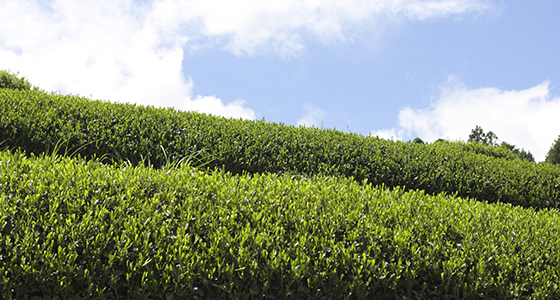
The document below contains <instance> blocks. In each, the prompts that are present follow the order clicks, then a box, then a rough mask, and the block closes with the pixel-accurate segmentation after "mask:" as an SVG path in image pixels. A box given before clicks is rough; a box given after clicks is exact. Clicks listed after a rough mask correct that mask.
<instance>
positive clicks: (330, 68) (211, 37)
mask: <svg viewBox="0 0 560 300" xmlns="http://www.w3.org/2000/svg"><path fill="white" fill-rule="evenodd" d="M0 19H2V20H4V21H3V22H1V23H0V68H1V69H10V70H12V71H19V72H20V74H21V75H24V76H26V77H27V78H28V79H30V81H31V82H33V83H34V84H36V85H39V86H40V87H41V88H44V89H47V90H57V91H60V92H62V93H73V94H80V95H84V96H88V97H92V98H95V99H106V100H110V101H115V102H117V101H118V102H132V103H138V104H149V105H154V106H173V107H176V108H177V109H181V110H198V111H201V112H205V113H210V114H215V115H222V116H226V117H236V118H238V117H241V118H247V119H262V118H265V119H266V120H268V121H273V122H281V123H284V124H287V125H294V126H323V127H326V128H336V129H339V130H342V131H350V132H356V133H360V134H363V135H378V136H380V137H384V138H393V139H401V140H409V139H414V138H415V137H420V138H422V139H423V140H425V141H427V142H432V141H434V140H436V139H438V138H446V139H451V140H460V139H461V140H466V139H467V138H468V135H469V133H470V130H471V129H473V128H474V127H475V126H476V125H480V126H482V127H483V128H484V129H485V131H489V130H491V131H493V132H494V133H496V134H497V136H498V137H499V138H500V140H502V141H507V142H509V143H512V144H515V145H517V146H518V147H520V148H524V149H526V150H529V151H531V152H532V153H533V154H534V155H535V157H536V159H537V161H540V160H543V159H544V157H545V155H546V152H547V151H548V149H549V148H550V145H551V144H552V143H553V141H554V140H555V139H556V137H558V136H559V135H560V93H559V92H558V87H559V85H560V71H559V68H560V55H559V53H560V31H559V30H558V29H559V28H560V2H559V1H557V0H543V1H491V0H441V1H435V0H433V1H420V0H398V1H397V0H384V1H380V0H378V1H375V0H370V1H363V0H343V1H342V0H340V1H339V0H330V1H296V0H281V1H280V0H277V1H276V0H274V1H273V0H271V1H248V0H246V1H242V0H239V1H221V0H183V1H176V0H162V1H109V0H97V1H90V0H83V1H70V0H59V1H33V0H0Z"/></svg>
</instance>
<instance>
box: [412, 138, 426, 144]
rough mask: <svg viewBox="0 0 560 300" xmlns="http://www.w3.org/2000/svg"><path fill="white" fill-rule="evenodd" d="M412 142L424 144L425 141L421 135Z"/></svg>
mask: <svg viewBox="0 0 560 300" xmlns="http://www.w3.org/2000/svg"><path fill="white" fill-rule="evenodd" d="M412 142H413V143H416V144H424V141H423V140H422V139H421V138H419V137H417V138H415V139H414V140H413V141H412Z"/></svg>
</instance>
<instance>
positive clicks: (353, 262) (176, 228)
mask: <svg viewBox="0 0 560 300" xmlns="http://www.w3.org/2000/svg"><path fill="white" fill-rule="evenodd" d="M559 220H560V214H559V212H558V211H556V210H540V211H536V210H534V209H524V208H520V207H514V206H511V205H509V204H507V205H506V204H493V205H490V204H487V203H483V202H480V201H475V200H465V199H461V198H457V197H452V196H444V195H437V196H429V195H426V194H425V193H424V192H422V191H408V192H406V191H405V190H404V189H402V188H395V189H392V190H387V189H385V188H383V187H374V186H372V185H369V184H364V183H358V182H356V181H355V180H351V179H344V178H341V177H332V176H331V177H325V176H320V177H313V178H311V179H305V178H300V177H298V176H289V175H278V174H261V175H260V174H254V175H248V174H247V175H237V176H233V175H231V174H230V173H224V172H220V171H219V170H216V171H213V172H209V173H208V172H207V173H206V174H204V173H203V172H201V171H197V170H194V169H192V168H189V167H187V166H183V167H177V168H175V169H163V170H155V169H153V168H147V167H144V166H136V167H132V166H130V165H127V164H122V165H121V166H108V165H104V164H101V163H99V162H98V161H95V160H83V159H79V158H68V157H58V156H56V155H51V156H48V157H44V156H41V157H39V158H34V157H26V156H25V155H24V154H23V153H13V152H11V151H4V152H0V232H1V235H0V297H1V298H3V299H33V298H34V297H35V299H60V298H62V299H166V300H167V299H275V298H276V299H323V298H324V299H558V298H560V287H559V284H560V255H558V254H559V253H560V223H559Z"/></svg>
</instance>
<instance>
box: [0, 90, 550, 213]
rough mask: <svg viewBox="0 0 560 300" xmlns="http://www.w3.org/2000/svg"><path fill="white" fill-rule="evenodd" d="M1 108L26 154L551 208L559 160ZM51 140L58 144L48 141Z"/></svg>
mask: <svg viewBox="0 0 560 300" xmlns="http://www.w3.org/2000/svg"><path fill="white" fill-rule="evenodd" d="M0 112H1V116H0V141H3V142H4V144H3V145H5V146H6V147H11V148H21V149H25V150H26V151H27V152H28V153H35V154H39V153H43V152H45V151H47V150H49V149H50V150H53V149H54V148H63V149H62V150H64V149H66V151H67V152H71V153H72V152H75V153H78V154H80V155H82V156H83V157H87V158H93V157H104V158H106V159H109V160H110V159H112V158H124V159H125V160H128V161H130V162H131V164H132V165H136V164H138V163H141V162H144V163H149V164H150V165H152V166H154V167H161V166H163V165H165V164H167V163H169V162H170V161H171V162H172V161H177V160H179V159H181V158H186V157H188V158H189V159H190V160H191V161H195V162H196V161H200V160H202V161H203V162H205V163H207V166H208V167H210V168H214V167H223V168H224V169H225V170H226V171H229V172H231V173H233V174H243V173H245V172H247V173H251V174H254V173H267V172H270V173H288V174H302V175H316V174H323V175H334V176H345V177H353V178H354V179H355V180H357V181H358V182H361V181H363V180H367V181H368V182H370V183H372V184H374V185H381V184H384V185H386V186H388V187H395V186H403V187H406V188H407V189H411V190H416V189H419V190H424V191H426V192H427V193H428V194H438V193H441V192H447V193H457V194H458V195H459V196H462V197H472V198H476V199H479V200H485V201H489V202H505V203H512V204H514V205H521V206H524V207H535V208H558V207H559V206H560V176H559V175H560V168H559V167H558V166H552V165H550V164H544V163H540V164H535V163H531V162H527V161H524V160H520V159H518V158H516V157H515V155H514V154H513V153H511V152H510V151H507V150H506V149H502V148H493V147H484V146H482V145H479V144H464V143H457V142H453V143H452V142H440V143H435V144H429V145H423V144H417V143H404V142H393V141H388V140H383V139H378V138H374V137H365V136H360V135H358V134H348V133H342V132H339V131H336V130H330V129H319V128H302V127H300V128H295V127H292V126H286V125H283V124H276V123H267V122H264V121H256V122H255V121H244V120H235V119H225V118H219V117H213V116H207V115H204V114H199V113H195V112H181V111H176V110H174V109H157V108H153V107H144V106H136V105H132V104H114V103H108V102H102V101H91V100H89V99H86V98H81V97H77V96H62V95H57V94H47V93H44V92H40V91H17V90H9V89H2V90H0ZM60 141H64V145H63V147H60V144H58V145H59V146H57V143H60ZM116 160H117V161H119V160H118V159H116Z"/></svg>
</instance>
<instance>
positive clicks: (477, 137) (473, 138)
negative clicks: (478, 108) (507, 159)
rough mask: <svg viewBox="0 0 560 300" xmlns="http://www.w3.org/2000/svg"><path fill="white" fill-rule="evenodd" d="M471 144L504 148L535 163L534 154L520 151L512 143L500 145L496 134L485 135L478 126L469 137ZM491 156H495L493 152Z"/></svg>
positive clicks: (490, 132)
mask: <svg viewBox="0 0 560 300" xmlns="http://www.w3.org/2000/svg"><path fill="white" fill-rule="evenodd" d="M468 142H469V143H480V144H482V145H485V146H491V147H502V148H505V149H508V150H509V151H511V152H512V153H513V154H514V155H515V156H517V157H519V158H521V159H524V160H527V161H530V162H535V157H533V154H531V152H526V151H525V149H521V150H519V149H518V148H516V147H515V145H512V144H510V143H507V142H502V143H501V144H498V136H496V134H494V133H493V132H492V131H489V132H488V133H484V130H483V129H482V127H480V126H478V125H476V127H475V128H474V129H473V130H472V131H471V134H470V135H469V140H468ZM489 155H492V156H494V153H493V152H490V153H489ZM496 157H501V156H500V155H498V156H496Z"/></svg>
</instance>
